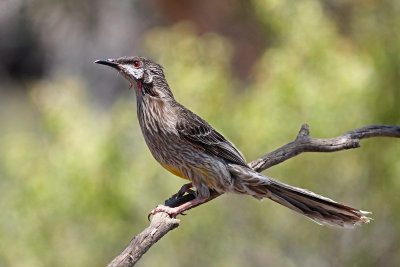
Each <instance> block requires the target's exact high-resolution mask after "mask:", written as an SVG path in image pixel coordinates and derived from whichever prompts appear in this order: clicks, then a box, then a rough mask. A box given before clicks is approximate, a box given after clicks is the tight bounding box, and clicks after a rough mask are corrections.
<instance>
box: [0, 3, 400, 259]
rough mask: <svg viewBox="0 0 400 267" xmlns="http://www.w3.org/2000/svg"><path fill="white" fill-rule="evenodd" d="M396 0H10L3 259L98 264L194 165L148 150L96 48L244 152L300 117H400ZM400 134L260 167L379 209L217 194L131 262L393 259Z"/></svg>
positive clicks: (321, 134)
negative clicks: (128, 62)
mask: <svg viewBox="0 0 400 267" xmlns="http://www.w3.org/2000/svg"><path fill="white" fill-rule="evenodd" d="M399 14H400V1H396V0H382V1H373V0H365V1H351V0H338V1H328V0H319V1H318V0H306V1H289V0H271V1H266V0H251V1H248V0H220V1H212V0H203V1H194V0H191V1H184V0H180V1H168V0H151V1H133V0H132V1H128V0H121V1H94V0H79V1H76V0H70V1H63V0H58V1H54V0H35V1H23V0H2V1H1V3H0V40H1V41H0V58H1V60H0V211H1V215H0V266H104V265H106V264H107V263H108V262H109V261H110V260H112V259H113V258H114V257H115V256H116V255H117V254H118V253H119V252H120V251H121V250H122V249H123V248H124V247H125V245H126V244H127V243H128V242H129V241H130V239H131V238H132V237H133V236H134V235H135V234H137V233H139V232H140V231H142V230H143V229H144V228H145V227H147V226H148V222H147V217H146V216H147V214H148V212H149V211H150V210H151V209H153V208H154V207H155V206H156V205H157V204H159V203H162V202H163V201H164V200H165V199H167V198H168V197H169V196H171V195H172V194H174V193H176V192H177V190H178V189H179V188H180V186H181V185H182V184H183V183H184V182H185V181H183V180H181V179H179V178H177V177H175V176H173V175H172V174H169V173H167V172H166V171H165V170H164V169H162V168H161V167H160V166H159V165H158V164H157V163H156V162H155V160H154V159H153V158H152V156H151V154H150V152H149V151H148V149H147V147H146V145H145V143H144V140H143V137H142V134H141V132H140V129H139V125H138V121H137V119H136V103H135V96H134V92H133V91H129V90H128V88H129V84H128V82H127V81H125V80H124V79H122V78H121V77H120V76H119V75H117V74H116V72H114V71H112V70H110V69H108V68H106V67H104V66H99V65H94V64H93V61H94V60H96V59H101V58H115V57H119V56H124V55H143V56H146V57H150V58H153V59H154V60H156V61H158V62H159V63H161V64H162V65H163V66H164V67H165V72H166V76H167V79H168V82H169V84H170V86H171V87H172V89H173V91H174V94H175V96H176V98H177V100H178V101H180V102H181V103H183V104H184V105H185V106H187V107H190V109H192V110H193V111H195V112H196V113H197V114H199V115H200V116H202V117H203V118H205V119H206V120H207V121H208V122H210V123H211V124H212V125H213V126H214V127H215V128H217V129H218V130H219V131H221V132H222V133H223V134H224V135H225V136H227V137H228V138H229V139H230V140H232V141H233V142H234V143H235V144H236V145H237V147H238V148H240V149H241V150H242V152H243V153H244V154H245V155H246V157H247V159H248V161H251V160H254V159H256V158H258V157H259V156H261V155H263V154H265V153H267V152H270V151H272V150H274V149H276V148H278V147H280V146H282V145H284V144H286V143H288V142H290V141H292V140H293V139H294V138H295V137H296V135H297V132H298V130H299V129H300V126H301V124H302V123H308V124H309V125H310V128H311V136H312V137H316V138H329V137H334V136H337V135H340V134H342V133H344V132H346V131H348V130H351V129H354V128H357V127H361V126H366V125H370V124H397V125H399V124H400V104H399V103H400V86H399V84H400V53H399V49H400V34H399V29H400V16H399ZM399 158H400V141H399V140H398V139H393V138H373V139H368V140H364V141H362V147H361V148H359V149H354V150H348V151H342V152H337V153H332V154H328V153H306V154H302V155H300V156H298V157H295V158H293V159H291V160H289V161H287V162H284V163H283V164H280V165H278V166H275V167H273V168H271V169H268V170H267V171H265V172H264V174H266V175H269V176H271V177H274V178H276V179H279V180H281V181H283V182H286V183H289V184H291V185H294V186H299V187H303V188H307V189H309V190H312V191H314V192H316V193H318V194H322V195H324V196H327V197H330V198H332V199H335V200H337V201H340V202H342V203H345V204H347V205H351V206H354V207H356V208H360V209H363V210H368V211H371V212H373V213H372V217H373V218H374V220H373V221H372V222H371V223H370V224H368V225H363V226H362V227H358V228H357V229H355V230H344V229H339V228H331V227H321V226H318V225H317V224H315V223H313V222H312V221H310V220H308V219H306V218H305V217H303V216H300V215H297V214H295V213H294V212H292V211H290V210H289V209H286V208H284V207H281V206H279V205H278V204H276V203H273V202H272V201H268V200H265V201H262V202H259V201H257V200H255V199H252V198H250V197H245V196H235V195H224V196H222V197H220V198H218V199H216V200H214V201H212V202H210V203H207V204H206V205H203V206H201V207H199V208H196V209H193V210H191V211H189V212H188V214H189V215H188V216H186V217H182V218H181V219H182V223H181V226H180V227H179V228H178V229H177V230H174V231H173V232H171V233H169V234H168V235H167V236H166V237H165V238H163V239H162V240H161V241H160V242H159V243H157V244H156V245H155V246H154V247H152V248H151V250H150V251H149V252H148V253H147V254H146V255H145V256H144V257H143V258H142V259H141V261H140V262H139V263H138V264H137V266H399V264H400V254H399V253H398V252H399V240H400V194H399V191H400V162H399Z"/></svg>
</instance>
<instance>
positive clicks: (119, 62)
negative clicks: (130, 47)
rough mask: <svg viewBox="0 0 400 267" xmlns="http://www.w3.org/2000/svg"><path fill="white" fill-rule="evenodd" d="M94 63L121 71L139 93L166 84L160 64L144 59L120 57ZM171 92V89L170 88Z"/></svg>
mask: <svg viewBox="0 0 400 267" xmlns="http://www.w3.org/2000/svg"><path fill="white" fill-rule="evenodd" d="M94 63H97V64H102V65H106V66H110V67H112V68H114V69H116V70H117V71H119V72H120V73H121V74H122V76H124V77H125V78H126V79H127V80H128V81H129V82H130V83H131V84H134V85H136V86H135V87H136V88H137V89H138V91H141V90H142V87H143V86H146V85H152V86H151V87H153V86H154V84H157V85H159V86H158V87H164V86H162V85H163V83H165V85H166V87H168V85H167V84H166V80H165V76H164V71H163V68H162V66H161V65H160V64H157V63H156V62H154V61H152V60H150V59H147V58H144V57H137V56H135V57H120V58H117V59H100V60H96V61H95V62H94ZM168 90H169V88H168Z"/></svg>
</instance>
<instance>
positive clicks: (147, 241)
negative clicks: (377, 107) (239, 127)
mask: <svg viewBox="0 0 400 267" xmlns="http://www.w3.org/2000/svg"><path fill="white" fill-rule="evenodd" d="M371 137H397V138H400V126H395V125H371V126H365V127H361V128H357V129H354V130H351V131H348V132H346V133H344V134H342V135H340V136H338V137H334V138H330V139H315V138H311V137H310V131H309V126H308V125H307V124H303V125H302V126H301V129H300V131H299V133H298V135H297V137H296V139H295V140H294V141H293V142H291V143H289V144H286V145H284V146H282V147H280V148H278V149H277V150H275V151H272V152H270V153H268V154H266V155H264V156H262V157H261V158H259V159H256V160H254V161H252V162H250V163H249V166H250V167H251V168H252V169H253V170H255V171H257V172H262V171H263V170H265V169H268V168H270V167H272V166H274V165H277V164H279V163H281V162H283V161H285V160H288V159H290V158H292V157H294V156H297V155H299V154H301V153H303V152H335V151H340V150H345V149H351V148H358V147H360V140H361V139H364V138H371ZM211 196H212V198H211V199H213V198H216V197H218V196H220V194H218V193H216V192H211ZM192 199H194V196H193V195H191V194H186V195H184V196H181V197H179V198H177V199H169V200H166V201H165V204H166V205H168V206H170V207H176V206H178V205H181V204H183V203H185V202H187V201H190V200H192ZM211 199H210V200H211ZM204 203H205V202H204ZM204 203H202V204H204ZM202 204H200V205H202ZM179 222H180V220H178V219H172V218H170V217H169V215H167V214H166V213H157V214H156V215H154V217H153V219H152V221H151V224H150V226H149V227H147V228H146V229H145V230H144V231H143V232H141V233H140V234H138V235H136V236H135V237H134V238H133V239H132V241H131V242H130V243H129V245H128V246H127V247H126V248H125V250H124V251H123V252H121V254H120V255H118V256H117V257H116V258H115V259H114V260H113V261H112V262H111V263H110V264H109V265H107V266H108V267H116V266H118V267H128V266H129V267H130V266H133V265H134V264H135V263H136V262H137V261H138V260H139V259H140V258H141V256H143V254H144V253H146V252H147V250H148V249H149V248H150V247H151V246H152V245H153V244H155V243H156V242H157V241H158V240H160V238H162V237H163V236H164V235H165V234H167V233H168V232H169V231H171V230H172V229H175V228H176V227H178V226H179Z"/></svg>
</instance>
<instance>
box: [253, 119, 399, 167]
mask: <svg viewBox="0 0 400 267" xmlns="http://www.w3.org/2000/svg"><path fill="white" fill-rule="evenodd" d="M371 137H397V138H399V137H400V126H395V125H371V126H365V127H361V128H357V129H354V130H351V131H348V132H346V133H344V134H342V135H340V136H338V137H334V138H330V139H315V138H311V137H310V131H309V127H308V125H307V124H303V125H302V126H301V129H300V131H299V134H298V135H297V138H296V140H294V141H293V142H291V143H289V144H287V145H284V146H282V147H280V148H278V149H277V150H275V151H272V152H270V153H268V154H266V155H264V156H262V157H261V158H259V159H256V160H254V161H252V162H250V163H249V166H250V167H251V168H252V169H253V170H255V171H257V172H262V171H263V170H265V169H268V168H270V167H272V166H274V165H276V164H279V163H281V162H283V161H285V160H288V159H290V158H292V157H294V156H297V155H299V154H300V153H303V152H335V151H340V150H345V149H351V148H357V147H360V140H361V139H364V138H371Z"/></svg>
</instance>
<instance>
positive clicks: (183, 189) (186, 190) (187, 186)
mask: <svg viewBox="0 0 400 267" xmlns="http://www.w3.org/2000/svg"><path fill="white" fill-rule="evenodd" d="M192 187H193V185H192V183H188V184H184V185H182V187H181V189H179V191H178V193H176V194H174V195H172V196H171V199H177V198H180V197H181V196H183V195H184V194H185V193H188V194H190V195H194V196H195V194H196V192H195V191H194V190H192V189H191V188H192Z"/></svg>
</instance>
